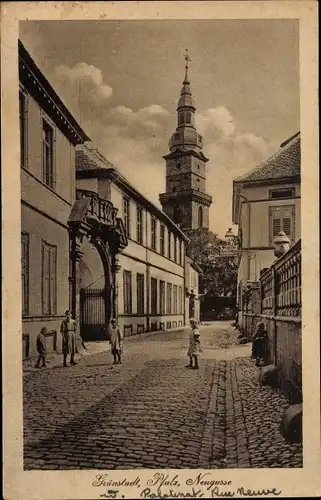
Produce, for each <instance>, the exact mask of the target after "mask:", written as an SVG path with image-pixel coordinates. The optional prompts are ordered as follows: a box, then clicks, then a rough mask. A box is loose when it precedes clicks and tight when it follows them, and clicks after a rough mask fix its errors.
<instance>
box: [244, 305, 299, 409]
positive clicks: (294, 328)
mask: <svg viewBox="0 0 321 500" xmlns="http://www.w3.org/2000/svg"><path fill="white" fill-rule="evenodd" d="M259 321H263V323H264V324H265V328H266V331H267V336H268V350H267V358H266V360H265V362H266V364H273V365H275V366H277V368H278V381H279V386H280V388H281V390H282V392H283V393H284V394H285V396H286V397H287V398H288V400H289V402H290V403H291V404H296V403H301V402H302V347H301V345H302V333H301V330H302V328H301V319H300V318H297V317H282V316H275V317H273V316H264V315H254V314H243V315H242V325H240V329H241V331H242V333H243V334H244V336H245V337H246V338H247V339H248V340H251V338H252V336H253V333H254V331H255V325H256V324H257V323H258V322H259Z"/></svg>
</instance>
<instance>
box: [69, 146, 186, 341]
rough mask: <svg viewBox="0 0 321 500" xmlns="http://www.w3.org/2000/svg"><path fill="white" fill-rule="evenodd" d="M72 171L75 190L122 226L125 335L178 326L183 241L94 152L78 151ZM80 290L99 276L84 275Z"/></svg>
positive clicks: (120, 288)
mask: <svg viewBox="0 0 321 500" xmlns="http://www.w3.org/2000/svg"><path fill="white" fill-rule="evenodd" d="M76 168H77V189H78V190H84V191H88V190H89V191H91V192H94V193H97V194H98V195H99V197H100V198H103V199H105V200H108V201H110V202H111V203H112V205H113V207H115V209H116V210H117V211H118V216H119V217H120V218H121V219H122V222H123V227H124V231H125V234H126V237H127V245H126V247H125V248H124V249H123V250H122V251H121V252H120V253H119V254H118V258H117V280H116V285H115V286H116V288H117V290H116V291H115V295H116V297H117V299H116V305H115V315H116V316H117V320H118V323H119V325H120V326H121V328H122V329H123V331H124V334H125V336H130V335H134V334H137V333H138V334H139V333H143V332H146V331H157V330H164V329H171V328H175V327H180V326H183V325H184V324H185V322H186V311H185V245H186V243H187V242H188V238H187V237H186V236H185V234H184V233H183V232H182V231H181V230H180V229H179V227H177V226H176V225H175V224H174V223H173V222H172V220H171V219H170V218H169V217H168V216H167V215H166V214H165V213H164V212H162V210H160V209H159V208H158V207H157V206H155V205H154V204H153V203H151V202H150V201H149V200H148V199H147V198H145V197H144V196H143V195H142V194H141V193H139V192H138V191H137V190H136V189H135V188H134V187H133V186H132V185H131V184H130V183H129V182H128V181H127V179H125V177H123V176H122V175H121V174H120V172H119V171H117V169H116V168H115V167H113V166H112V165H111V164H110V163H109V162H108V160H106V159H105V158H104V157H103V156H102V155H101V154H100V153H99V152H98V151H96V150H93V149H90V147H87V146H86V147H85V146H82V147H80V148H77V151H76ZM85 279H86V280H87V281H84V280H85ZM80 286H81V287H83V286H86V287H90V286H93V287H97V286H99V271H98V272H96V274H95V275H93V274H91V276H90V277H88V272H87V277H85V276H84V273H83V274H82V277H81V285H80Z"/></svg>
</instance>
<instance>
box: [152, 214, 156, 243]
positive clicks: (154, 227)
mask: <svg viewBox="0 0 321 500" xmlns="http://www.w3.org/2000/svg"><path fill="white" fill-rule="evenodd" d="M151 249H152V250H156V219H154V218H153V217H152V219H151Z"/></svg>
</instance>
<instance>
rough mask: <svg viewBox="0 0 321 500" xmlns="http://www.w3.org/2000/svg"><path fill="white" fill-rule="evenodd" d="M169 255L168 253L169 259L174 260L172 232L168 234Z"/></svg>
mask: <svg viewBox="0 0 321 500" xmlns="http://www.w3.org/2000/svg"><path fill="white" fill-rule="evenodd" d="M167 253H168V258H169V259H171V258H172V235H171V233H170V232H168V241H167Z"/></svg>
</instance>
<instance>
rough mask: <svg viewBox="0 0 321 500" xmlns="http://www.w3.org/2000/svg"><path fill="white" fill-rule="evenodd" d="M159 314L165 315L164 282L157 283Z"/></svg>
mask: <svg viewBox="0 0 321 500" xmlns="http://www.w3.org/2000/svg"><path fill="white" fill-rule="evenodd" d="M159 314H165V281H160V282H159Z"/></svg>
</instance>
